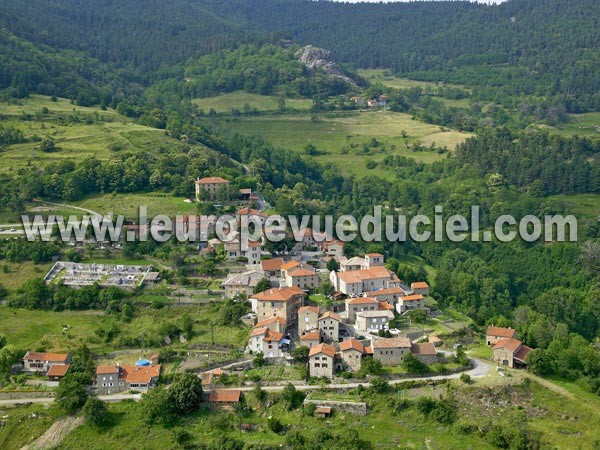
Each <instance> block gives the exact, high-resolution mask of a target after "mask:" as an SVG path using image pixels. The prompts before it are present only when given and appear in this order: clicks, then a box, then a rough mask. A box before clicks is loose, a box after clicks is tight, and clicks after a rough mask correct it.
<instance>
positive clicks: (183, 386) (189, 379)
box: [167, 372, 202, 415]
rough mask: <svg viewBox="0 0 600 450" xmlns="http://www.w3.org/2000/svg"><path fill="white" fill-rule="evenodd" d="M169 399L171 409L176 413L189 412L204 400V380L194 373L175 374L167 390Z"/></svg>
mask: <svg viewBox="0 0 600 450" xmlns="http://www.w3.org/2000/svg"><path fill="white" fill-rule="evenodd" d="M167 399H168V402H169V406H170V408H171V410H172V411H173V412H174V413H176V414H180V415H183V414H189V413H190V412H192V411H194V410H195V409H196V408H197V407H198V404H199V403H200V401H201V400H202V382H201V381H200V378H198V376H196V375H194V374H193V373H188V372H186V373H182V374H178V375H176V376H175V379H174V380H173V383H172V384H171V386H169V390H168V391H167Z"/></svg>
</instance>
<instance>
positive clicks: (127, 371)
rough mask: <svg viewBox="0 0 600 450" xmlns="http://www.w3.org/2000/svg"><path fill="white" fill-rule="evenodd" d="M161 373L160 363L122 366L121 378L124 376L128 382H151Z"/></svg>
mask: <svg viewBox="0 0 600 450" xmlns="http://www.w3.org/2000/svg"><path fill="white" fill-rule="evenodd" d="M159 375H160V364H157V365H156V366H121V374H120V375H119V379H121V378H123V379H125V381H126V382H127V383H144V384H147V383H150V382H151V381H152V378H157V377H158V376H159Z"/></svg>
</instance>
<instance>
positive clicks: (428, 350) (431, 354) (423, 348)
mask: <svg viewBox="0 0 600 450" xmlns="http://www.w3.org/2000/svg"><path fill="white" fill-rule="evenodd" d="M411 352H412V354H413V355H415V356H416V357H417V359H418V360H419V361H421V362H423V363H425V364H427V365H430V364H435V363H436V361H437V351H436V349H435V345H433V344H432V343H430V342H423V343H419V344H412V347H411Z"/></svg>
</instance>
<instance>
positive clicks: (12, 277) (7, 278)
mask: <svg viewBox="0 0 600 450" xmlns="http://www.w3.org/2000/svg"><path fill="white" fill-rule="evenodd" d="M53 264H54V263H45V264H33V263H32V262H31V261H27V262H22V263H12V262H8V261H6V260H4V261H2V262H1V263H0V267H1V270H0V285H1V286H4V287H5V288H7V289H9V290H13V289H15V288H17V287H19V286H21V285H22V284H23V283H24V282H26V281H28V280H31V279H32V278H39V277H43V276H44V275H46V274H47V273H48V271H49V270H50V268H51V267H52V266H53ZM1 328H2V325H0V329H1Z"/></svg>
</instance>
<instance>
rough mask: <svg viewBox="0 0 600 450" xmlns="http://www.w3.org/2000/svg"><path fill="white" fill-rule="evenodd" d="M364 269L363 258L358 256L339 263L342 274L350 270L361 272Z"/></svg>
mask: <svg viewBox="0 0 600 450" xmlns="http://www.w3.org/2000/svg"><path fill="white" fill-rule="evenodd" d="M364 268H365V258H361V257H360V256H353V257H352V258H349V259H345V260H342V261H341V262H340V270H341V271H342V272H349V271H351V270H362V269H364Z"/></svg>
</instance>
